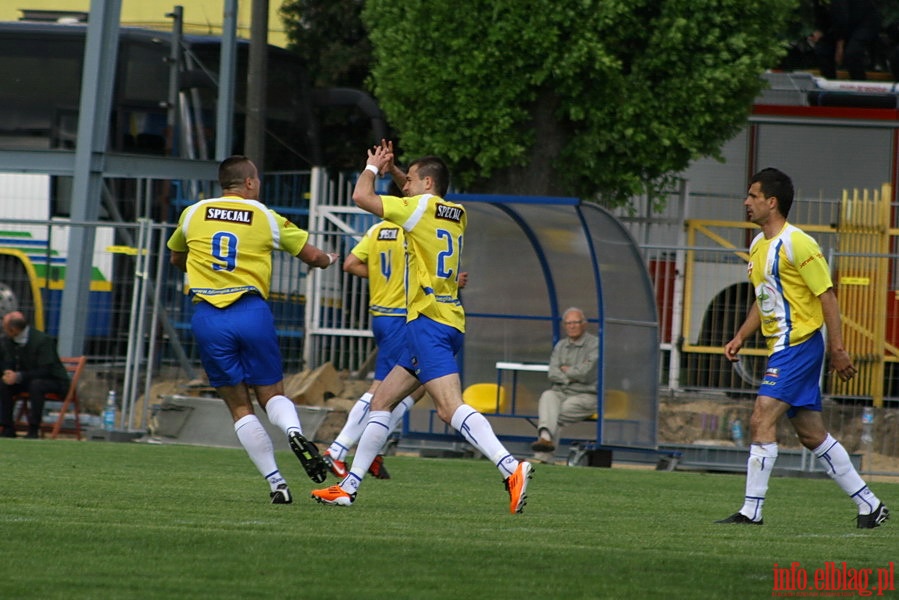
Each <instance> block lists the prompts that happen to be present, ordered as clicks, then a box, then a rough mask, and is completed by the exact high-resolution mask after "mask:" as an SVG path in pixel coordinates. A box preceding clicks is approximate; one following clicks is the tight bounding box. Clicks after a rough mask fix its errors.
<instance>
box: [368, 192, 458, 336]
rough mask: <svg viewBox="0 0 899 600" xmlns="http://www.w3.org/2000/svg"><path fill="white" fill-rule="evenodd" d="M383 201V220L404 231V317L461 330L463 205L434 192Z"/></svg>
mask: <svg viewBox="0 0 899 600" xmlns="http://www.w3.org/2000/svg"><path fill="white" fill-rule="evenodd" d="M381 201H382V204H383V206H384V218H385V219H386V220H388V221H390V222H392V223H395V224H397V225H399V226H400V227H402V228H403V230H404V231H405V232H406V310H407V314H406V320H407V321H413V320H415V319H416V318H418V316H419V315H425V316H426V317H428V318H430V319H433V320H434V321H437V322H438V323H443V324H444V325H448V326H450V327H454V328H456V329H458V330H459V331H461V332H463V333H464V332H465V311H464V310H463V309H462V303H461V302H460V301H459V271H460V269H461V267H462V237H463V234H464V233H465V226H466V224H467V222H468V217H467V215H466V213H465V208H464V207H463V206H462V205H461V204H456V203H455V202H449V201H447V200H444V199H443V198H441V197H440V196H434V195H432V194H422V195H419V196H412V197H410V198H398V197H396V196H381Z"/></svg>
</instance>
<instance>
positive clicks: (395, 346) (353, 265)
mask: <svg viewBox="0 0 899 600" xmlns="http://www.w3.org/2000/svg"><path fill="white" fill-rule="evenodd" d="M405 253H406V250H405V235H404V234H403V229H402V228H401V227H400V226H399V225H395V224H393V223H391V222H389V221H380V222H378V223H375V224H374V225H372V226H371V227H370V228H369V229H368V231H366V232H365V235H363V236H362V239H361V240H360V241H359V243H358V244H356V245H355V246H354V247H353V249H352V250H351V251H350V254H349V255H348V256H347V257H346V259H345V260H344V263H343V270H344V271H346V272H348V273H352V274H353V275H356V276H357V277H362V278H365V279H368V290H369V294H368V310H369V313H370V314H371V330H372V334H373V335H374V338H375V343H376V344H377V347H378V353H377V358H376V360H375V376H374V380H373V381H372V384H371V386H370V387H369V388H368V391H366V392H365V393H364V394H362V396H361V397H360V398H359V400H357V401H356V403H355V404H354V405H353V407H352V408H351V409H350V412H349V414H348V415H347V420H346V423H345V424H344V426H343V428H342V429H341V430H340V433H339V434H338V435H337V437H336V438H335V439H334V441H333V442H331V445H330V446H329V447H328V449H327V450H325V452H324V453H323V457H324V459H325V462H326V463H328V466H329V467H330V469H331V472H332V473H334V474H335V475H336V476H338V477H340V478H341V479H342V478H344V477H346V474H347V470H346V458H347V454H348V452H349V451H350V449H352V448H353V446H355V445H356V443H357V442H358V441H359V438H360V437H361V436H362V431H363V430H364V429H365V424H366V423H367V422H368V416H369V412H370V409H371V398H372V395H373V394H374V392H375V390H377V389H378V386H379V385H380V384H381V382H382V381H383V380H384V378H385V377H387V374H388V373H389V372H390V370H391V369H392V368H393V367H394V366H395V365H397V364H398V363H400V362H401V361H402V360H404V358H405V357H406V355H407V354H408V353H409V350H408V345H407V344H406V331H405V327H406V286H405V270H406V256H405ZM423 395H424V388H423V387H419V388H418V389H417V390H415V391H414V392H413V393H412V394H410V395H408V396H406V397H405V398H403V400H402V401H401V402H400V403H399V404H397V406H396V407H395V408H394V409H393V410H392V411H391V416H390V423H389V425H388V427H389V430H390V431H393V430H394V429H396V426H397V425H398V424H399V422H400V420H401V419H402V418H403V415H405V414H406V411H407V410H409V409H410V408H411V407H412V405H413V404H415V402H416V401H417V400H419V399H420V398H421V397H422V396H423ZM368 472H369V473H371V474H372V475H373V476H374V477H376V478H378V479H389V478H390V475H389V473H388V471H387V468H386V467H385V466H384V457H383V455H382V454H380V453H379V454H378V455H377V456H376V457H375V459H374V461H373V462H372V464H371V466H370V467H369V469H368Z"/></svg>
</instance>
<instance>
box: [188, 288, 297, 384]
mask: <svg viewBox="0 0 899 600" xmlns="http://www.w3.org/2000/svg"><path fill="white" fill-rule="evenodd" d="M190 324H191V327H192V328H193V332H194V338H195V339H196V340H197V347H198V348H199V349H200V360H201V361H202V363H203V368H204V369H206V376H207V377H209V385H211V386H213V387H221V386H223V385H237V384H239V383H247V384H249V385H272V384H274V383H278V382H279V381H281V380H282V379H284V368H283V366H282V364H281V349H280V348H279V347H278V335H277V333H276V332H275V319H274V317H272V310H271V308H270V307H269V305H268V303H267V302H266V301H265V300H264V299H263V298H262V297H261V296H257V295H256V294H244V295H243V296H241V297H240V298H239V299H238V300H237V301H235V302H234V304H232V305H231V306H228V307H225V308H216V307H214V306H213V305H211V304H209V303H208V302H198V303H197V304H196V306H195V310H194V314H193V317H192V318H191V321H190Z"/></svg>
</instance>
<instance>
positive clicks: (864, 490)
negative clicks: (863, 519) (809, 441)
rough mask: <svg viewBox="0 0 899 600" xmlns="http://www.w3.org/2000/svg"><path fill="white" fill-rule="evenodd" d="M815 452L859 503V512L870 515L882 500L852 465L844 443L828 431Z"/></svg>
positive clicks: (844, 489) (827, 469)
mask: <svg viewBox="0 0 899 600" xmlns="http://www.w3.org/2000/svg"><path fill="white" fill-rule="evenodd" d="M813 452H814V453H815V458H817V459H818V462H819V463H821V466H823V467H824V471H825V472H826V473H827V474H828V475H829V476H830V478H831V479H833V480H834V481H836V482H837V485H839V486H840V487H841V488H842V489H843V491H844V492H846V493H847V494H849V497H850V498H852V499H853V500H854V501H855V503H856V504H857V505H858V514H860V515H869V514H871V513H872V512H874V509H875V508H877V506H878V505H879V504H880V500H879V499H878V498H877V496H875V495H874V492H872V491H871V490H869V489H868V486H867V485H866V484H865V480H864V479H862V478H861V476H860V475H859V474H858V471H856V470H855V467H853V466H852V461H851V460H850V459H849V453H848V452H846V448H844V447H843V444H841V443H840V442H838V441H837V440H836V439H834V437H833V436H832V435H830V434H829V433H828V434H827V437H826V438H824V443H823V444H821V445H820V446H818V447H817V448H815V449H814V450H813Z"/></svg>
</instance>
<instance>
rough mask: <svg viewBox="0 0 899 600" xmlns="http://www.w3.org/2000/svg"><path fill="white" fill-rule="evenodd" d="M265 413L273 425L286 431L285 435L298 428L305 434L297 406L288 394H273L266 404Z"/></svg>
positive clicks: (299, 431) (298, 430)
mask: <svg viewBox="0 0 899 600" xmlns="http://www.w3.org/2000/svg"><path fill="white" fill-rule="evenodd" d="M265 413H266V414H267V415H268V420H269V421H270V422H271V424H272V425H274V426H275V427H277V428H279V429H280V430H281V431H283V432H284V435H287V434H289V433H290V432H291V431H293V430H296V431H297V432H298V433H299V434H300V435H302V434H303V427H302V425H300V417H299V415H297V406H296V404H294V403H293V400H291V399H290V398H288V397H287V396H280V395H279V396H272V397H271V398H270V399H269V401H268V402H266V404H265Z"/></svg>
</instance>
